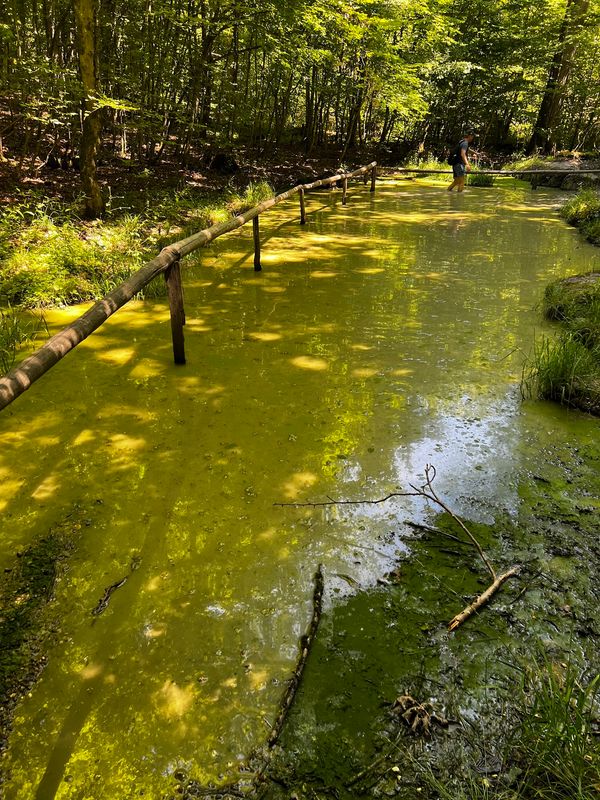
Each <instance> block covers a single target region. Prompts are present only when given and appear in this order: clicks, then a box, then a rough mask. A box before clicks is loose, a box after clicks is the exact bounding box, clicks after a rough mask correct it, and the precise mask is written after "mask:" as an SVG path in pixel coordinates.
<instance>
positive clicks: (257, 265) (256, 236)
mask: <svg viewBox="0 0 600 800" xmlns="http://www.w3.org/2000/svg"><path fill="white" fill-rule="evenodd" d="M252 233H253V234H254V272H260V271H261V269H262V267H261V265H260V230H259V227H258V215H257V216H256V217H254V219H253V220H252Z"/></svg>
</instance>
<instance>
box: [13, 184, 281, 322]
mask: <svg viewBox="0 0 600 800" xmlns="http://www.w3.org/2000/svg"><path fill="white" fill-rule="evenodd" d="M272 194H273V191H272V189H271V187H270V186H269V185H268V184H267V183H266V182H259V183H256V184H250V186H249V187H248V188H247V189H246V191H245V192H244V193H243V194H238V193H234V192H229V193H227V194H225V195H220V196H219V197H217V198H212V199H211V198H207V197H206V196H205V195H204V196H198V195H197V194H194V193H192V192H191V191H190V190H184V191H182V192H177V193H175V194H169V195H165V196H163V197H158V198H157V197H156V196H153V198H152V202H151V204H150V203H149V202H148V204H147V206H146V207H142V208H140V207H139V204H138V203H136V202H135V199H134V200H133V201H131V200H129V199H128V198H111V202H110V204H109V209H108V213H107V217H106V219H105V220H103V221H96V222H92V223H90V222H84V221H83V220H81V219H80V218H79V217H78V216H77V213H76V206H74V205H71V206H67V205H65V204H60V203H58V202H56V201H51V200H48V199H43V198H41V197H39V196H36V195H27V196H23V198H22V200H21V202H17V203H13V204H12V206H11V207H10V208H8V209H6V210H3V212H2V215H1V216H0V301H1V302H3V303H10V304H11V305H13V306H19V305H20V306H23V307H26V308H43V307H47V306H52V305H68V304H73V303H78V302H82V301H84V300H93V299H98V298H100V297H102V296H104V295H105V294H106V293H107V292H109V291H110V290H111V289H112V288H114V287H115V286H116V285H118V284H119V283H121V282H122V281H123V280H125V279H126V278H127V277H128V276H129V275H131V274H132V273H133V272H135V271H136V270H138V269H139V268H140V267H141V266H142V265H143V264H144V263H145V262H146V261H149V260H150V259H151V258H153V257H154V256H155V255H156V254H157V253H158V252H159V250H160V249H161V248H162V247H164V246H165V245H166V244H168V243H169V242H173V241H176V240H177V239H181V238H184V237H186V236H188V235H190V234H191V233H194V232H197V231H199V230H201V229H203V228H206V227H209V226H210V225H213V224H215V223H216V222H223V221H225V220H227V219H228V218H230V217H231V215H232V214H238V213H240V212H241V211H244V210H246V209H248V208H251V207H252V206H254V205H256V204H257V203H258V202H260V201H261V200H264V199H266V198H267V197H271V196H272ZM162 294H164V281H160V280H157V281H153V282H152V283H151V284H149V286H147V287H146V289H145V290H144V296H145V297H148V296H150V297H152V296H157V295H162Z"/></svg>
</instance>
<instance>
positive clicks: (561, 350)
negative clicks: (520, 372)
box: [522, 331, 600, 414]
mask: <svg viewBox="0 0 600 800" xmlns="http://www.w3.org/2000/svg"><path fill="white" fill-rule="evenodd" d="M522 389H523V394H524V395H525V396H532V395H533V396H537V397H539V398H541V399H545V400H555V401H557V402H559V403H562V404H563V405H567V406H571V407H573V408H581V409H582V410H584V411H589V412H591V413H594V414H600V366H599V363H598V353H597V352H596V353H594V352H593V351H591V350H590V349H589V348H587V347H586V346H585V344H583V342H582V341H581V340H580V339H579V338H578V336H577V335H576V334H574V333H572V332H569V331H567V332H564V333H563V334H562V335H561V336H559V337H558V338H557V339H556V340H552V339H549V338H547V337H545V336H544V337H542V339H541V340H540V341H539V342H537V343H536V345H535V347H534V352H533V356H532V359H531V362H530V363H529V364H528V365H527V366H526V368H525V372H524V378H523V383H522Z"/></svg>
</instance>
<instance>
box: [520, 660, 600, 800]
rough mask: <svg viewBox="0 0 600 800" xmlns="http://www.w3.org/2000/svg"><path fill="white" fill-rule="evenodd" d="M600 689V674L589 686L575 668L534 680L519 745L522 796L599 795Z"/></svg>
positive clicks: (550, 799)
mask: <svg viewBox="0 0 600 800" xmlns="http://www.w3.org/2000/svg"><path fill="white" fill-rule="evenodd" d="M599 688H600V675H596V676H595V677H594V678H593V679H592V680H590V681H589V682H587V684H586V683H585V682H583V681H582V680H581V679H580V678H579V677H578V676H577V675H576V673H575V670H574V669H573V668H570V667H567V668H566V670H565V669H564V668H562V667H558V666H553V665H549V666H548V667H546V668H545V669H544V670H543V671H542V673H541V676H540V677H535V678H534V679H533V682H532V691H531V697H530V699H529V704H528V707H527V709H526V712H525V714H524V717H523V721H522V725H521V729H520V732H519V740H518V742H517V760H518V762H520V763H521V765H522V770H523V771H522V775H521V778H520V784H521V785H520V789H519V791H520V794H519V795H517V797H524V798H526V797H536V798H540V800H592V798H597V797H598V792H599V791H600V740H599V739H598V737H597V735H596V734H597V733H598V731H597V725H598V719H599V717H598V713H599V709H598V692H599Z"/></svg>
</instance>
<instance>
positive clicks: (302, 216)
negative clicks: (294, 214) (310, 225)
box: [298, 189, 306, 225]
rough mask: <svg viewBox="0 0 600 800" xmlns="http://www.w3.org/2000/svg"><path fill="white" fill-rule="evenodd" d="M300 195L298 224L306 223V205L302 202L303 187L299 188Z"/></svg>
mask: <svg viewBox="0 0 600 800" xmlns="http://www.w3.org/2000/svg"><path fill="white" fill-rule="evenodd" d="M298 193H299V195H300V225H306V205H305V203H304V189H300V190H299V192H298Z"/></svg>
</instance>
